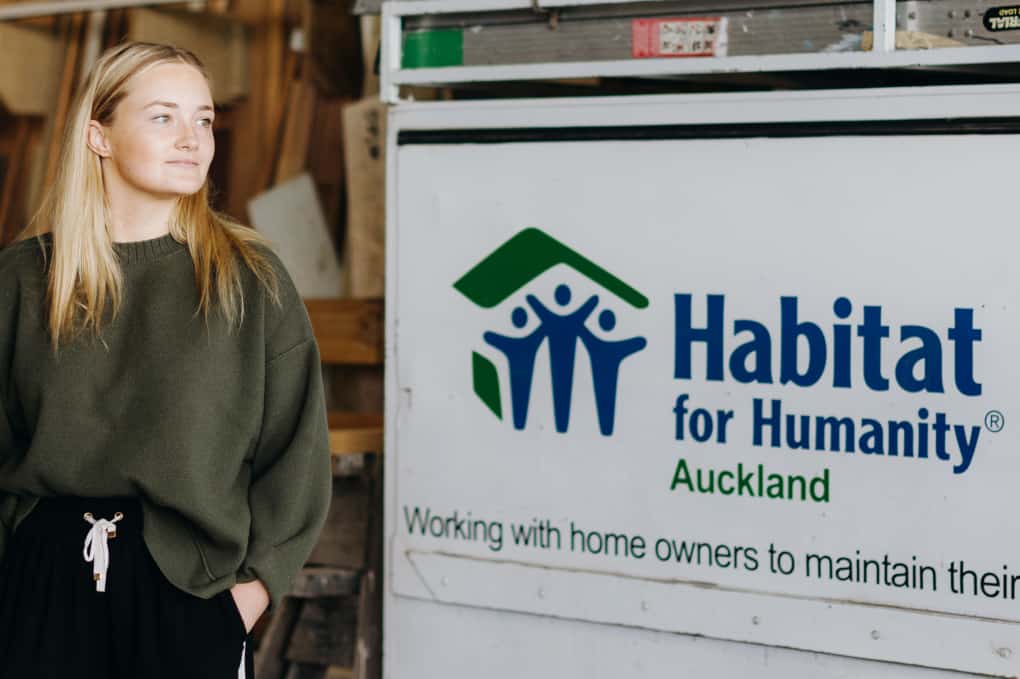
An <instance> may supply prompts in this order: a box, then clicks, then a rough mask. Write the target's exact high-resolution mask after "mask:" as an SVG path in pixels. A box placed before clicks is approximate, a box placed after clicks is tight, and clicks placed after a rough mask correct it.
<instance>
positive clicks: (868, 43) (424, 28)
mask: <svg viewBox="0 0 1020 679" xmlns="http://www.w3.org/2000/svg"><path fill="white" fill-rule="evenodd" d="M540 2H541V4H539V3H540ZM1010 7H1012V6H1010ZM362 9H364V7H363V8H362ZM1006 9H1009V11H1013V10H1012V9H1010V8H1005V7H1003V3H1001V2H997V0H906V1H902V2H896V0H874V2H833V1H832V0H819V1H817V2H806V1H804V0H749V1H748V2H740V1H739V0H701V1H700V2H699V1H697V0H686V1H684V2H675V1H673V0H662V1H659V2H656V1H652V2H649V1H648V0H618V1H616V2H613V3H606V2H605V1H604V0H552V2H544V1H542V0H530V1H529V0H402V1H397V2H384V3H382V6H381V13H382V47H381V57H380V77H381V96H382V98H383V100H384V101H387V102H389V103H396V102H398V101H399V100H400V88H401V87H402V86H453V85H463V84H470V83H506V82H518V83H519V82H527V81H549V80H563V79H577V78H598V77H603V78H654V79H669V78H677V77H689V76H699V75H713V74H714V75H721V74H729V75H733V74H755V73H757V74H761V73H781V72H806V71H807V72H810V71H826V70H828V71H833V70H837V69H873V70H891V69H913V68H927V69H932V68H940V69H947V70H953V69H970V70H971V71H973V70H975V69H977V70H978V71H982V70H984V71H989V72H997V73H999V74H1002V73H1005V74H1006V77H1007V78H1012V77H1014V76H1015V75H1016V74H1020V30H1013V29H1010V30H992V29H991V28H989V26H990V25H994V24H989V21H988V19H987V15H988V13H989V12H993V11H999V10H1006ZM1016 12H1017V13H1018V14H1020V8H1018V9H1016ZM704 17H708V18H709V21H714V22H716V24H717V27H720V30H721V31H724V32H725V33H726V35H725V36H724V37H725V38H726V40H725V43H724V44H725V45H726V46H725V47H723V48H722V49H719V50H716V51H715V54H714V55H708V56H693V55H691V54H684V53H675V54H671V55H670V56H656V55H655V54H653V55H651V56H650V57H649V56H648V55H647V54H646V55H641V56H636V55H635V51H634V50H635V47H634V41H635V40H636V38H634V35H635V34H634V33H633V30H634V26H635V22H638V21H646V22H667V23H668V22H670V21H676V22H689V21H697V20H698V19H699V18H704ZM1013 23H1017V22H1016V21H1013ZM677 25H680V23H678V24H677ZM1010 25H1012V24H1010ZM995 26H996V27H997V25H995ZM1017 28H1018V29H1020V24H1018V25H1017ZM444 32H445V35H444V36H443V37H447V38H451V39H452V40H454V41H455V42H456V47H455V49H456V50H457V53H456V57H455V58H453V59H448V58H446V59H445V60H444V57H443V55H440V59H439V60H438V62H436V63H430V62H429V57H428V54H427V55H426V58H425V59H424V60H422V59H412V60H409V59H408V57H409V52H408V47H409V45H411V42H410V41H412V40H415V39H416V38H421V37H422V36H425V38H426V42H427V39H428V37H429V36H433V35H439V34H443V33H444ZM420 43H421V40H419V41H418V45H419V46H420ZM946 45H951V46H946ZM430 49H432V45H431V44H426V47H425V51H426V53H428V51H429V50H430ZM447 56H448V55H447ZM677 56H693V58H675V57H677ZM436 64H438V65H436Z"/></svg>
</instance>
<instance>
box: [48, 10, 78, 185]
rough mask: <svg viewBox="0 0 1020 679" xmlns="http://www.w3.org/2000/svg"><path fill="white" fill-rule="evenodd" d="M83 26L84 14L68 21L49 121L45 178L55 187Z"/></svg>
mask: <svg viewBox="0 0 1020 679" xmlns="http://www.w3.org/2000/svg"><path fill="white" fill-rule="evenodd" d="M84 26H85V18H84V16H83V15H82V14H72V15H71V16H70V17H69V18H68V20H67V22H66V32H65V46H66V48H65V52H64V65H63V69H62V70H61V73H60V85H59V86H58V88H57V99H56V103H55V105H54V108H53V113H52V115H51V116H50V118H49V121H48V124H49V126H50V127H49V132H48V133H47V134H48V137H49V141H48V142H47V144H46V166H45V167H46V170H45V173H44V175H43V186H50V185H52V184H53V180H54V178H55V177H56V174H57V164H58V163H59V162H60V147H61V143H62V141H63V136H64V135H63V132H64V126H65V125H66V124H67V116H68V114H69V113H70V109H71V102H72V98H73V96H74V90H75V86H76V84H77V79H78V60H79V58H80V56H81V47H82V40H83V35H82V31H83V28H84Z"/></svg>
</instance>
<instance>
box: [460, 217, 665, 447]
mask: <svg viewBox="0 0 1020 679" xmlns="http://www.w3.org/2000/svg"><path fill="white" fill-rule="evenodd" d="M559 264H565V265H567V266H569V267H571V268H573V269H574V270H575V271H577V272H578V273H580V274H581V275H583V276H584V277H585V278H587V279H588V280H589V281H591V282H592V283H594V284H596V285H598V286H600V287H601V288H602V289H604V290H605V291H607V292H609V293H612V294H613V295H615V296H616V297H617V298H619V300H622V301H623V302H625V303H627V304H629V305H631V306H633V307H635V308H637V309H643V308H645V307H647V306H648V298H647V297H645V296H644V295H642V294H641V293H640V292H638V291H637V290H635V289H634V288H632V287H631V286H629V285H627V284H626V283H624V282H623V281H621V280H620V279H619V278H617V277H616V276H614V275H612V274H611V273H609V272H608V271H606V270H605V269H603V268H602V267H600V266H599V265H597V264H595V263H594V262H592V261H591V260H589V259H587V258H585V257H583V256H582V255H580V254H578V253H577V252H575V251H573V250H571V249H570V248H568V247H567V246H565V245H563V244H562V243H560V242H559V241H557V240H556V239H555V238H552V237H551V236H549V235H548V234H546V233H544V232H542V231H540V230H539V229H535V228H529V229H524V230H523V231H521V232H520V233H518V234H517V235H515V236H514V237H513V238H511V239H510V240H508V241H507V242H506V243H504V244H503V245H501V246H500V247H499V248H498V249H496V250H495V251H494V252H493V253H492V254H490V255H489V256H488V257H486V258H485V259H484V260H482V261H481V263H479V264H478V265H477V266H476V267H474V268H473V269H471V270H470V271H468V272H467V273H466V274H464V276H463V277H461V279H460V280H458V281H457V282H456V283H454V286H453V287H454V288H456V289H457V290H458V291H460V292H461V293H462V294H463V295H464V296H465V297H467V298H468V299H469V300H471V301H472V302H474V303H475V304H477V305H478V306H480V307H482V308H485V309H491V308H494V307H496V306H497V305H499V304H501V303H502V302H504V301H505V300H507V299H508V298H510V297H511V296H512V295H515V294H517V293H518V292H520V291H521V290H522V288H524V287H525V286H527V285H528V284H529V283H531V282H532V281H533V280H535V278H537V277H538V276H540V275H541V274H543V273H544V272H546V271H548V270H549V269H551V268H552V267H554V266H556V265H559ZM574 295H575V291H573V290H571V289H570V286H569V285H567V284H566V283H560V284H559V285H557V286H556V289H555V291H554V293H553V300H554V302H555V304H549V303H548V302H543V301H542V300H540V299H538V297H536V296H535V295H534V294H531V293H528V294H526V295H525V298H524V301H525V302H526V304H527V306H528V307H530V312H529V310H528V309H527V308H525V307H524V306H523V305H518V306H515V307H514V308H513V310H512V311H511V312H510V318H509V320H510V323H511V324H512V325H513V327H514V328H515V329H516V330H517V331H523V329H524V328H525V327H526V326H528V325H529V323H530V322H531V320H532V319H535V320H537V326H536V327H535V328H534V329H533V330H532V331H531V332H530V333H528V334H501V333H498V332H495V331H489V332H486V333H484V335H483V339H484V340H485V343H486V344H488V345H489V346H491V347H492V348H494V349H496V350H497V351H499V352H501V353H502V354H503V355H504V356H505V358H506V364H507V367H508V370H509V373H510V375H509V379H510V400H511V410H512V413H513V422H514V428H515V429H524V427H525V424H526V423H527V419H528V404H529V402H530V400H531V389H532V382H533V377H534V372H535V357H536V355H537V354H538V351H539V349H540V348H541V347H542V346H543V345H547V346H548V352H549V366H550V373H551V374H550V383H551V385H552V403H553V414H554V416H555V422H556V431H557V432H559V433H564V432H566V431H567V426H568V424H569V422H570V401H571V395H572V392H573V386H574V360H575V357H576V352H577V347H578V343H579V342H580V344H581V345H582V346H583V347H584V349H585V351H587V353H588V358H589V359H590V364H591V373H592V384H593V386H594V391H595V394H594V396H595V399H594V400H595V409H596V413H597V415H598V422H599V430H600V431H601V432H602V434H603V435H604V436H609V435H610V434H612V433H613V421H614V419H615V417H616V387H617V383H618V381H619V375H620V365H621V364H622V363H623V360H624V359H625V358H627V357H628V356H630V355H632V354H635V353H637V352H638V351H641V350H642V349H644V348H645V345H646V344H647V342H646V341H645V338H644V337H630V338H627V339H622V340H614V339H611V338H610V337H609V336H611V335H612V333H613V331H614V330H615V329H616V314H615V313H614V312H613V310H612V309H611V308H609V305H608V304H607V305H604V306H603V308H602V310H601V311H600V312H599V313H598V315H597V318H598V321H597V323H598V327H599V329H600V334H595V333H594V332H592V330H591V329H590V328H589V327H588V326H587V321H588V319H589V318H590V317H591V316H592V315H593V314H594V312H595V310H596V309H597V308H598V307H599V303H600V300H599V296H598V295H596V294H593V295H591V296H590V297H588V299H587V300H586V301H585V302H584V303H583V304H581V305H579V306H577V308H576V309H573V310H572V311H564V312H563V313H559V312H558V311H557V310H554V309H559V310H563V309H565V308H567V307H569V306H570V304H571V299H573V297H574ZM504 323H505V319H504ZM600 335H602V336H600ZM471 367H472V380H473V382H474V390H475V394H477V396H478V398H479V399H481V401H482V403H484V404H485V405H486V406H488V408H489V409H490V410H491V411H492V412H493V413H494V414H495V415H496V416H497V417H499V418H500V419H503V405H502V400H501V396H500V393H501V390H500V378H499V371H498V370H497V369H496V366H495V365H494V364H493V362H492V361H490V360H489V359H488V358H486V357H485V356H483V355H481V354H479V353H478V352H474V353H473V355H472V364H471Z"/></svg>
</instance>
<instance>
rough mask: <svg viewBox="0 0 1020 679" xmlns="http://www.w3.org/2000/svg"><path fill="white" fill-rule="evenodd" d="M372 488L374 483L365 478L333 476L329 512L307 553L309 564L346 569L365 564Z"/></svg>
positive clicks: (360, 566)
mask: <svg viewBox="0 0 1020 679" xmlns="http://www.w3.org/2000/svg"><path fill="white" fill-rule="evenodd" d="M371 489H372V486H371V484H370V483H369V482H368V481H367V480H366V479H363V478H342V477H341V478H334V479H333V496H332V501H331V502H330V506H329V513H328V514H327V516H326V523H325V525H324V527H323V529H322V532H321V533H320V534H319V540H318V542H317V543H316V545H315V548H314V549H313V550H312V553H311V554H310V555H309V557H308V563H309V564H314V565H317V566H329V567H334V568H346V569H360V568H363V567H364V565H365V556H366V554H365V544H366V536H367V534H368V526H369V524H370V516H369V506H370V502H371Z"/></svg>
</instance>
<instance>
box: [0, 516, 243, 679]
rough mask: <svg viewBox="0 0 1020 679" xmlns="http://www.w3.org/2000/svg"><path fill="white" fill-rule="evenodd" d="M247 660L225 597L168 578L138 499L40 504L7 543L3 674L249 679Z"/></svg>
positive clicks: (1, 616)
mask: <svg viewBox="0 0 1020 679" xmlns="http://www.w3.org/2000/svg"><path fill="white" fill-rule="evenodd" d="M86 512H88V513H90V515H91V518H92V520H93V521H94V522H100V521H101V520H103V519H105V520H108V521H113V519H114V518H115V517H116V516H119V517H120V518H118V520H116V521H115V522H114V523H113V525H112V526H111V525H109V524H108V523H105V522H103V523H92V522H90V521H88V520H87V519H86V518H85V514H86ZM118 513H119V514H118ZM111 531H115V533H116V534H115V535H111ZM100 532H104V533H106V535H107V536H108V537H107V538H106V539H105V540H103V539H102V537H101V536H100V535H99V533H100ZM90 533H91V534H92V539H91V541H90V542H91V544H86V542H87V540H86V539H87V537H88V536H89V535H90ZM103 542H105V547H106V549H104V547H103V545H102V544H101V543H103ZM84 551H88V552H90V556H91V557H92V561H91V562H90V561H86V559H85V555H84V554H83V552H84ZM104 557H108V558H106V559H105V561H106V562H107V565H106V568H105V569H104V568H103V561H104ZM103 570H105V577H99V576H98V575H96V571H100V572H102V571H103ZM97 578H98V579H97ZM98 589H103V590H105V591H97V590H98ZM252 665H253V659H252V652H251V637H250V635H249V634H247V633H246V631H245V628H244V622H243V620H242V618H241V614H240V612H239V611H238V610H237V606H236V604H235V603H234V599H233V597H232V596H231V594H230V591H229V590H224V591H222V592H220V593H219V594H217V595H215V596H213V597H212V598H210V599H202V598H200V597H196V596H194V595H192V594H189V593H187V592H185V591H183V590H181V589H179V588H178V587H176V586H174V585H173V584H172V583H170V582H169V581H168V580H167V579H166V577H165V576H164V575H163V573H162V572H161V571H160V570H159V567H158V566H157V565H156V562H155V561H154V560H153V558H152V555H151V554H150V553H149V550H148V548H147V547H146V546H145V541H144V540H143V539H142V511H141V505H140V504H139V502H138V500H137V499H135V498H100V499H87V498H73V497H58V498H42V499H41V500H40V501H39V503H38V505H37V506H36V507H35V509H33V510H32V512H31V513H30V514H29V515H28V516H27V517H25V519H24V520H23V521H22V522H21V524H20V525H19V526H18V528H17V530H16V531H15V533H14V535H13V536H12V538H11V539H10V540H9V541H8V543H7V549H6V551H5V553H4V556H3V558H2V560H0V679H51V678H52V679H66V678H67V677H82V678H83V679H141V678H143V677H144V678H146V679H171V678H173V679H180V678H181V677H189V678H192V679H235V678H242V679H252V677H253V672H252Z"/></svg>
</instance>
